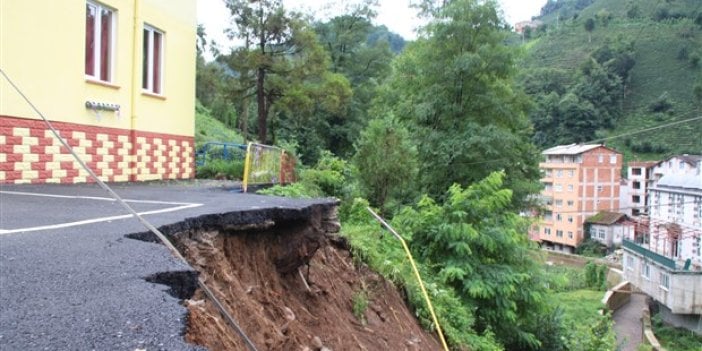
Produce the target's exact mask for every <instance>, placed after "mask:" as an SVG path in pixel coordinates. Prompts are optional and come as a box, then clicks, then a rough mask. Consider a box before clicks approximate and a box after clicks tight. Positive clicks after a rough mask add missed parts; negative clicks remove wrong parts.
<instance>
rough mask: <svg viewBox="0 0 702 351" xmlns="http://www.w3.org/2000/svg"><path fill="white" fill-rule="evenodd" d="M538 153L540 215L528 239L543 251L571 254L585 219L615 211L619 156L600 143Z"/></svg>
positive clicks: (617, 195)
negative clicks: (539, 243) (542, 201)
mask: <svg viewBox="0 0 702 351" xmlns="http://www.w3.org/2000/svg"><path fill="white" fill-rule="evenodd" d="M542 154H543V156H544V162H542V163H540V164H539V167H540V168H541V170H542V174H543V178H542V179H541V182H542V184H543V186H544V190H543V191H542V193H541V196H542V199H543V200H544V205H543V207H544V213H543V215H542V218H541V219H540V223H539V228H538V235H533V236H532V237H533V238H537V240H538V241H539V242H541V243H542V245H544V246H546V247H547V248H551V249H554V250H560V251H566V252H573V251H574V250H575V247H577V246H578V245H579V244H580V242H581V241H582V240H583V223H584V221H585V219H586V218H587V217H590V216H592V215H594V214H595V213H597V212H599V211H616V210H617V209H618V208H619V187H620V180H621V176H620V171H621V166H622V155H621V154H620V153H618V152H617V151H615V150H613V149H610V148H608V147H605V146H604V145H600V144H594V145H578V144H571V145H562V146H556V147H553V148H550V149H548V150H545V151H544V152H543V153H542Z"/></svg>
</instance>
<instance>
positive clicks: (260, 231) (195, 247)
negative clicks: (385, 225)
mask: <svg viewBox="0 0 702 351" xmlns="http://www.w3.org/2000/svg"><path fill="white" fill-rule="evenodd" d="M336 231H338V223H337V222H336V215H335V208H334V207H318V208H315V209H312V210H311V211H310V213H309V216H305V218H297V219H294V218H292V219H291V218H284V219H281V220H277V219H275V218H268V219H266V220H265V221H259V222H258V223H257V224H237V225H220V226H219V228H207V229H204V228H199V229H198V228H194V229H187V230H185V231H181V232H179V233H177V234H175V235H174V238H175V239H176V242H177V246H179V249H180V250H181V252H183V253H184V255H185V256H186V257H187V258H188V260H189V261H190V262H191V264H192V265H193V267H194V268H195V269H197V270H198V271H199V272H200V275H201V277H203V278H204V279H205V281H206V282H207V284H208V286H210V288H211V289H212V290H213V291H214V292H215V294H216V295H217V296H218V297H219V298H220V299H221V301H222V302H223V303H224V305H225V306H226V308H227V309H228V311H229V312H230V313H231V314H232V315H233V316H234V318H235V319H236V320H237V321H238V323H239V325H240V327H241V328H242V329H243V330H244V331H245V333H246V334H247V335H248V336H249V338H251V340H252V341H253V343H254V344H255V345H256V347H257V348H258V349H259V350H310V351H311V350H325V349H326V350H336V351H339V350H440V349H441V347H440V345H439V343H438V341H437V340H436V338H435V337H434V336H433V335H431V334H429V333H427V332H425V331H424V330H422V329H421V327H420V326H419V324H418V323H417V321H416V319H415V318H414V316H413V315H412V313H411V312H410V311H409V310H408V308H407V306H406V305H405V302H404V299H403V298H402V296H401V295H400V293H399V292H398V291H397V289H395V287H394V286H393V285H392V284H391V283H389V282H387V281H385V280H384V279H383V278H382V277H380V276H378V275H377V274H375V273H373V272H371V271H369V270H368V269H366V268H363V267H360V268H359V267H358V265H357V264H355V263H354V262H353V259H352V257H351V255H350V253H349V250H348V247H347V245H346V242H345V241H344V240H343V239H342V238H339V237H338V236H336V235H335V234H334V232H336ZM185 303H186V305H187V306H188V310H189V316H188V323H187V329H186V339H187V340H188V341H189V342H192V343H195V344H199V345H203V346H206V347H207V348H208V349H210V350H213V351H215V350H245V349H246V345H245V344H244V342H243V340H242V339H241V338H240V337H239V336H238V335H237V334H236V333H235V332H234V330H233V329H232V328H231V327H230V326H229V325H228V324H227V323H226V321H225V320H224V319H223V318H221V316H220V314H219V312H218V311H217V309H216V308H215V307H214V305H213V304H212V303H211V302H210V301H209V300H208V299H207V298H206V297H205V296H204V294H203V292H201V291H197V292H196V293H195V295H194V296H193V297H192V298H191V299H189V300H186V301H185Z"/></svg>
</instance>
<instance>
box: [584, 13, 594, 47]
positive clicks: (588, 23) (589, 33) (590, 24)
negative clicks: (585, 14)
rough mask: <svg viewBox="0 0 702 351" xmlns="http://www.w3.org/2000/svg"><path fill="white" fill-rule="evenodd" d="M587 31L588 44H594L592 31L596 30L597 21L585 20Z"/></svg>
mask: <svg viewBox="0 0 702 351" xmlns="http://www.w3.org/2000/svg"><path fill="white" fill-rule="evenodd" d="M585 30H586V31H587V42H588V43H591V42H592V31H593V30H595V20H594V19H592V18H588V19H586V20H585Z"/></svg>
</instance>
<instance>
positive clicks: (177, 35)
mask: <svg viewBox="0 0 702 351" xmlns="http://www.w3.org/2000/svg"><path fill="white" fill-rule="evenodd" d="M196 28H197V18H196V1H195V0H180V1H160V0H131V1H119V0H95V1H94V0H82V1H81V0H72V1H41V2H39V3H38V2H35V1H0V66H1V67H2V69H3V71H4V72H5V73H7V74H8V75H9V76H10V77H11V78H12V79H13V81H14V83H15V84H17V85H18V86H19V87H20V88H21V89H22V90H23V92H24V93H25V94H26V95H27V97H28V98H29V99H30V100H31V101H32V103H33V104H34V105H36V106H37V108H38V109H39V110H40V111H41V112H42V113H43V114H44V115H45V116H46V117H47V118H48V119H49V120H50V121H51V123H52V124H53V126H54V127H55V128H56V129H57V130H58V131H59V133H60V135H61V136H62V138H64V139H65V140H66V141H67V142H68V144H69V145H71V146H72V147H73V148H74V150H75V151H76V152H77V153H78V154H79V155H80V156H81V158H82V159H83V160H84V161H85V162H86V163H87V164H88V166H90V167H91V168H92V169H93V170H94V171H95V172H96V173H97V175H98V176H99V177H100V178H101V179H102V180H105V181H116V182H121V181H142V180H155V179H187V178H192V177H193V176H194V157H193V156H194V128H195V127H194V121H195V112H194V110H195V59H196V49H195V40H196V38H197V36H196ZM0 125H2V128H0V161H1V162H0V183H80V182H86V181H90V179H89V178H88V175H87V173H86V172H85V171H84V170H83V169H81V167H80V166H79V165H78V164H77V163H76V162H74V160H73V158H72V156H71V155H70V154H69V153H68V150H66V149H65V148H64V147H63V146H62V145H61V144H60V142H59V140H58V139H57V138H55V137H54V136H53V134H52V133H51V131H50V130H49V128H48V127H47V126H46V124H45V123H44V122H43V121H42V120H41V119H40V118H39V116H38V115H37V114H36V113H35V112H34V111H33V110H31V109H30V108H29V107H28V105H27V103H26V102H24V101H23V100H22V99H21V98H20V96H19V94H18V93H17V92H15V91H14V89H13V88H12V87H11V86H10V85H9V83H8V82H7V81H5V80H4V79H2V78H0Z"/></svg>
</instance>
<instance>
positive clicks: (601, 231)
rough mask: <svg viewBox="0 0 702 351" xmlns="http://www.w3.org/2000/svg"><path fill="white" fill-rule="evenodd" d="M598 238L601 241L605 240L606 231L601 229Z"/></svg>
mask: <svg viewBox="0 0 702 351" xmlns="http://www.w3.org/2000/svg"><path fill="white" fill-rule="evenodd" d="M597 237H598V238H600V239H604V238H605V231H604V229H600V230H599V231H597Z"/></svg>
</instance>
